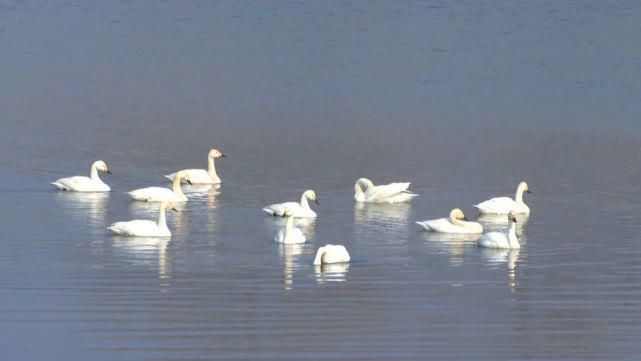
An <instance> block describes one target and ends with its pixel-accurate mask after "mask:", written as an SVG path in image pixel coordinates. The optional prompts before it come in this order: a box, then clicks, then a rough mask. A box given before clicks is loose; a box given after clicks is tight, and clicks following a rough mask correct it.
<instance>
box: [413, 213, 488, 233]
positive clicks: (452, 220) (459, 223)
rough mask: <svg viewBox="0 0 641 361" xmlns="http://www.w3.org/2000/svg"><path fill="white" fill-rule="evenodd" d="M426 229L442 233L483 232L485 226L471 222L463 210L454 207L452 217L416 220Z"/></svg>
mask: <svg viewBox="0 0 641 361" xmlns="http://www.w3.org/2000/svg"><path fill="white" fill-rule="evenodd" d="M416 224H418V225H420V226H421V227H423V228H424V229H425V230H426V231H432V232H440V233H483V226H482V225H481V224H480V223H477V222H469V221H468V220H467V218H466V217H465V214H463V211H462V210H460V209H458V208H454V209H453V210H452V211H451V212H450V217H449V219H448V218H439V219H431V220H427V221H423V222H416Z"/></svg>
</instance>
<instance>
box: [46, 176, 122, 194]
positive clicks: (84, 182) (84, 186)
mask: <svg viewBox="0 0 641 361" xmlns="http://www.w3.org/2000/svg"><path fill="white" fill-rule="evenodd" d="M51 184H52V185H53V186H55V187H56V188H58V189H60V190H63V191H73V192H109V191H110V190H111V188H110V187H109V186H108V185H107V184H105V183H104V182H103V181H102V180H100V179H91V178H89V177H85V176H75V177H67V178H60V179H58V180H57V181H55V182H52V183H51Z"/></svg>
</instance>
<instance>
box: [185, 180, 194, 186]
mask: <svg viewBox="0 0 641 361" xmlns="http://www.w3.org/2000/svg"><path fill="white" fill-rule="evenodd" d="M185 182H187V184H189V185H190V186H193V185H194V184H193V183H192V182H191V181H190V180H189V179H185Z"/></svg>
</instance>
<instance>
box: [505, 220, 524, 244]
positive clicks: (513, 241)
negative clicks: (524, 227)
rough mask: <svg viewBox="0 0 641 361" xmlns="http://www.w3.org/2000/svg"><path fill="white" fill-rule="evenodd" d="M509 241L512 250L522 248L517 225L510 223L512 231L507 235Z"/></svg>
mask: <svg viewBox="0 0 641 361" xmlns="http://www.w3.org/2000/svg"><path fill="white" fill-rule="evenodd" d="M507 240H508V242H510V248H521V244H520V243H519V240H518V238H516V223H514V222H512V221H510V229H509V230H508V233H507Z"/></svg>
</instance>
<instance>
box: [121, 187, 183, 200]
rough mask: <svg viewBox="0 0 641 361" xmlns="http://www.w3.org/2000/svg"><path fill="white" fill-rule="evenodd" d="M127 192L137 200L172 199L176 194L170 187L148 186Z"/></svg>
mask: <svg viewBox="0 0 641 361" xmlns="http://www.w3.org/2000/svg"><path fill="white" fill-rule="evenodd" d="M127 194H129V195H130V196H131V198H133V199H136V200H152V199H165V198H166V199H171V197H173V196H174V191H172V190H171V189H169V188H162V187H147V188H140V189H136V190H133V191H131V192H129V193H127Z"/></svg>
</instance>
